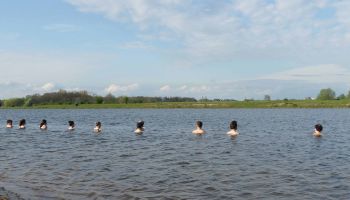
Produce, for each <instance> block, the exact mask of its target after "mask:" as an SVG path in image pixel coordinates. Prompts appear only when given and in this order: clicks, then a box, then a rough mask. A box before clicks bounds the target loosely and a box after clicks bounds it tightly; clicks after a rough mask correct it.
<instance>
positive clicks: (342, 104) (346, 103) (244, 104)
mask: <svg viewBox="0 0 350 200" xmlns="http://www.w3.org/2000/svg"><path fill="white" fill-rule="evenodd" d="M4 108H5V109H6V107H3V109H4ZM12 108H20V109H23V108H25V109H104V108H115V109H118V108H350V100H329V101H320V100H288V101H284V100H281V101H280V100H275V101H229V102H225V101H210V102H176V103H175V102H166V103H165V102H163V103H133V104H80V105H78V106H76V105H73V104H70V105H34V106H31V107H10V108H7V109H12Z"/></svg>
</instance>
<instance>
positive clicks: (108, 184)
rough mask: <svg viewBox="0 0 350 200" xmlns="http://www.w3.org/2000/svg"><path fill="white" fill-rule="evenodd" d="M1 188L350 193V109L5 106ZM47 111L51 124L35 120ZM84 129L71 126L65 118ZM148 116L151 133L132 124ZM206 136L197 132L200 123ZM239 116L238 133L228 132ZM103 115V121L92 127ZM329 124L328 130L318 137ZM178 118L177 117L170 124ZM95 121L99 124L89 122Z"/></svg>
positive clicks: (172, 195)
mask: <svg viewBox="0 0 350 200" xmlns="http://www.w3.org/2000/svg"><path fill="white" fill-rule="evenodd" d="M0 114H1V115H0V116H2V119H3V121H4V119H7V118H12V119H19V118H23V116H26V118H27V120H28V128H27V129H26V130H24V131H20V130H16V129H13V130H8V129H0V152H1V154H0V187H1V186H5V187H8V188H10V189H11V190H13V191H14V192H17V193H19V194H21V196H23V197H25V198H27V199H28V198H30V199H145V198H146V199H220V200H221V199H232V198H234V199H347V198H348V197H350V192H349V191H350V182H349V180H350V149H349V147H348V144H349V140H350V135H349V134H348V130H347V128H346V126H344V124H346V123H348V121H347V120H346V119H349V117H350V116H349V115H350V112H348V110H340V109H339V110H330V109H313V110H307V109H300V110H298V109H295V110H288V109H286V110H284V109H280V110H267V109H266V110H265V109H257V110H255V109H251V110H244V109H243V110H239V109H238V110H230V109H222V110H215V109H210V110H205V109H204V110H202V109H198V110H196V109H195V110H192V109H183V110H176V109H175V110H162V109H160V110H152V109H150V110H137V109H131V110H108V109H106V110H0ZM43 116H48V117H46V118H47V120H48V123H49V130H48V131H44V132H42V131H38V130H37V126H35V127H34V125H33V126H32V122H33V123H34V122H35V123H34V124H35V125H36V124H37V122H38V121H40V120H41V119H42V118H43ZM62 119H74V120H75V121H76V124H77V129H76V130H75V131H73V132H67V131H65V130H66V128H67V127H66V120H63V121H62ZM139 119H143V120H145V121H146V124H147V129H146V131H145V133H144V134H143V135H135V134H134V133H133V128H134V126H135V122H136V121H137V120H139ZM197 119H200V120H202V121H203V122H204V128H205V129H206V130H207V132H208V133H207V134H206V135H203V136H196V135H193V134H192V133H191V130H192V129H193V128H194V127H193V126H194V121H195V120H197ZM232 119H236V120H237V121H238V123H239V131H240V135H239V136H238V137H235V138H231V137H228V136H227V135H226V132H227V127H228V123H229V121H230V120H232ZM95 121H102V124H104V127H103V132H102V134H94V133H93V132H92V128H93V125H94V122H95ZM319 121H321V122H322V123H323V124H325V135H324V137H322V138H314V137H312V136H310V133H311V132H312V129H313V125H314V124H315V123H316V122H319ZM169 122H171V123H169ZM91 126H92V127H91Z"/></svg>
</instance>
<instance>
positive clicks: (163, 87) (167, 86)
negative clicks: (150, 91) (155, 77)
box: [159, 85, 171, 92]
mask: <svg viewBox="0 0 350 200" xmlns="http://www.w3.org/2000/svg"><path fill="white" fill-rule="evenodd" d="M159 90H160V91H161V92H169V91H170V90H171V87H170V85H164V86H162V87H160V88H159Z"/></svg>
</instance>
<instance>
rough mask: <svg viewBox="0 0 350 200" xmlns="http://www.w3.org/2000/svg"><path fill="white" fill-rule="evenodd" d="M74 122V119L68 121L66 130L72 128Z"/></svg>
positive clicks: (73, 127)
mask: <svg viewBox="0 0 350 200" xmlns="http://www.w3.org/2000/svg"><path fill="white" fill-rule="evenodd" d="M74 129H75V124H74V121H68V130H74Z"/></svg>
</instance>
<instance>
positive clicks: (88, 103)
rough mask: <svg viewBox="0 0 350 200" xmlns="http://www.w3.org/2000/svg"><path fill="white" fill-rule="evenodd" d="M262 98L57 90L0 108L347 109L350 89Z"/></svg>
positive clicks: (9, 101) (8, 102)
mask: <svg viewBox="0 0 350 200" xmlns="http://www.w3.org/2000/svg"><path fill="white" fill-rule="evenodd" d="M263 99H264V100H254V99H245V100H243V101H237V100H234V99H207V98H201V99H195V98H190V97H145V96H136V97H128V96H119V97H115V96H113V95H112V94H108V95H106V96H104V97H103V96H98V95H92V94H89V93H88V92H87V91H73V92H68V91H65V90H59V91H58V92H52V93H45V94H42V95H41V94H35V95H29V96H26V97H23V98H11V99H4V100H1V101H0V107H1V108H40V109H44V108H50V109H72V108H82V109H94V108H97V109H99V108H101V109H102V108H350V92H349V93H348V94H347V95H345V94H341V95H339V96H336V94H335V92H334V91H333V90H332V89H330V88H327V89H322V90H321V91H320V92H319V94H318V96H317V98H316V99H313V98H311V97H308V98H305V99H303V100H296V99H283V100H271V97H270V96H269V95H265V96H264V98H263Z"/></svg>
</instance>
